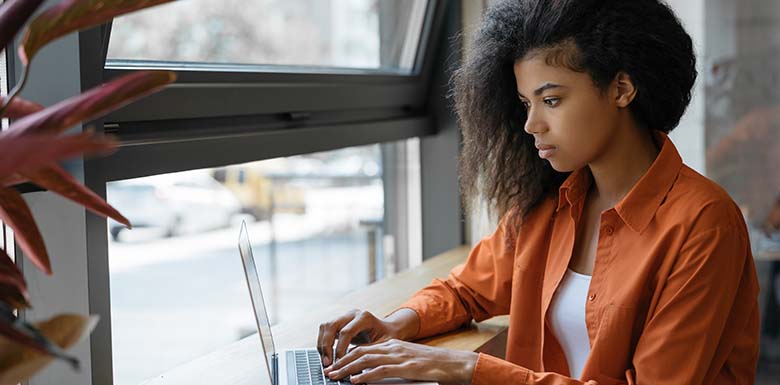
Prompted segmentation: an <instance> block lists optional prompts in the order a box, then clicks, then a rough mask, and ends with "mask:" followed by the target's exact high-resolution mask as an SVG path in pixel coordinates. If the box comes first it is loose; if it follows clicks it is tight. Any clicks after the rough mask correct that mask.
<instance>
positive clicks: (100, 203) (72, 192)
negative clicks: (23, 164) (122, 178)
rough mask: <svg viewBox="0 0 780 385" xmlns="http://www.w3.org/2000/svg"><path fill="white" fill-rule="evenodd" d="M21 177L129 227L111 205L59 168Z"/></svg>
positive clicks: (46, 169) (49, 167)
mask: <svg viewBox="0 0 780 385" xmlns="http://www.w3.org/2000/svg"><path fill="white" fill-rule="evenodd" d="M22 175H24V176H26V177H27V178H29V179H30V180H31V181H32V182H34V183H35V184H37V185H38V186H41V187H43V188H45V189H47V190H49V191H52V192H55V193H57V194H60V195H62V196H63V197H65V198H68V199H70V200H72V201H74V202H76V203H78V204H80V205H82V206H84V207H86V208H87V209H89V210H90V211H92V212H94V213H96V214H99V215H102V216H105V217H110V218H113V219H114V220H115V221H117V222H119V223H121V224H123V225H125V226H127V227H130V221H128V220H127V218H125V217H124V216H122V214H120V213H119V211H117V210H116V209H115V208H113V207H111V205H109V204H108V203H107V202H106V201H104V200H103V198H101V197H100V196H98V195H97V194H95V193H94V192H93V191H92V190H90V189H88V188H87V187H86V186H84V185H82V184H80V183H79V182H78V181H77V180H76V179H75V178H73V176H71V175H70V174H68V172H67V171H65V170H64V169H63V168H62V167H60V166H57V165H49V166H45V167H41V168H38V169H35V170H30V171H23V172H22Z"/></svg>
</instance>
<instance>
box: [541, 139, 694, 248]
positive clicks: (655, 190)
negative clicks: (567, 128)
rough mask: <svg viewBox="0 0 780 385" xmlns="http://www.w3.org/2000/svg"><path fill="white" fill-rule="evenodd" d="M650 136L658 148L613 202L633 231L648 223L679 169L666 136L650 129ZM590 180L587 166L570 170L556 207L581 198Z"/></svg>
mask: <svg viewBox="0 0 780 385" xmlns="http://www.w3.org/2000/svg"><path fill="white" fill-rule="evenodd" d="M653 139H654V140H655V142H656V144H658V145H659V146H661V151H660V152H659V153H658V156H657V157H656V158H655V161H653V164H652V165H651V166H650V168H649V169H648V170H647V171H646V172H645V174H644V175H643V176H642V178H640V179H639V181H638V182H637V183H636V184H635V185H634V187H632V188H631V191H629V192H628V194H626V196H625V197H623V199H622V200H620V202H618V204H616V205H615V211H617V213H618V215H619V216H620V218H621V219H622V220H623V221H624V222H625V223H626V224H627V225H628V226H629V227H630V228H631V229H632V230H634V231H635V232H637V233H641V232H642V231H644V229H645V228H646V227H647V225H648V224H650V220H652V219H653V216H655V212H656V211H657V210H658V207H659V206H661V202H663V200H664V198H665V197H666V194H667V193H668V192H669V190H670V189H671V188H672V184H674V181H675V180H676V179H677V175H678V174H679V173H680V169H681V168H682V158H681V157H680V153H679V152H678V151H677V148H676V147H675V146H674V144H673V143H672V141H671V139H669V137H668V135H666V133H664V132H662V131H654V132H653ZM592 179H593V177H592V175H591V173H590V171H589V170H588V169H587V167H583V168H580V169H578V170H576V171H574V172H572V173H571V175H569V177H568V178H566V180H565V181H564V182H563V184H561V187H560V188H559V191H558V208H557V210H560V208H561V207H563V206H564V205H566V204H569V205H571V206H574V203H575V202H582V201H584V199H585V195H586V194H587V192H588V190H589V189H590V185H591V183H592V182H593V180H592Z"/></svg>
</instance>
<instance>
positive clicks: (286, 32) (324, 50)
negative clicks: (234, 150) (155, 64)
mask: <svg viewBox="0 0 780 385" xmlns="http://www.w3.org/2000/svg"><path fill="white" fill-rule="evenodd" d="M426 4H427V0H394V1H379V0H253V1H245V0H224V1H211V0H180V1H176V2H173V3H170V4H165V5H161V6H157V7H153V8H150V9H147V10H144V11H141V12H137V13H135V14H130V15H127V16H123V17H120V18H117V19H115V20H114V23H113V27H112V31H111V40H110V42H109V47H108V59H109V61H108V63H107V66H116V65H119V63H118V60H140V61H164V62H195V63H220V64H262V65H284V66H307V67H343V68H359V69H373V70H383V71H390V72H399V71H400V72H409V71H410V70H411V69H412V67H413V65H414V60H415V54H416V51H417V47H418V44H419V40H420V33H421V30H422V25H423V21H424V18H425V8H426ZM173 64H174V65H175V63H173Z"/></svg>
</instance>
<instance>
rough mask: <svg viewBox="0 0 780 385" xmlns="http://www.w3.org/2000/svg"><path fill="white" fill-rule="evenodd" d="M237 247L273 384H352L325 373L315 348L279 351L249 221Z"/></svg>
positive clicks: (395, 380) (395, 381)
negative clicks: (330, 377) (272, 331)
mask: <svg viewBox="0 0 780 385" xmlns="http://www.w3.org/2000/svg"><path fill="white" fill-rule="evenodd" d="M238 250H239V253H240V254H241V260H242V261H243V265H244V273H245V274H246V283H247V286H248V287H249V296H250V297H251V299H252V307H253V308H254V310H255V320H256V322H257V332H258V334H259V336H260V343H261V346H262V349H263V352H264V356H265V357H264V358H265V364H266V368H267V369H268V375H269V377H270V378H271V383H272V384H273V385H352V383H351V382H349V378H344V379H343V380H342V381H341V382H337V381H332V380H331V379H329V378H328V377H326V376H325V375H324V374H323V372H322V369H323V367H322V361H321V359H320V354H319V352H318V351H317V349H316V348H309V349H295V350H285V351H282V352H281V353H277V352H276V348H275V347H274V338H273V335H272V334H271V322H270V321H269V320H268V312H267V311H266V309H265V301H264V300H263V290H262V288H261V287H260V277H259V276H258V274H257V268H256V267H255V258H254V256H253V255H252V245H251V243H250V242H249V234H248V233H247V229H246V223H242V224H241V233H240V235H239V237H238ZM377 384H396V385H402V384H409V385H437V383H424V382H413V381H409V380H403V379H400V378H393V379H386V380H383V381H380V382H377Z"/></svg>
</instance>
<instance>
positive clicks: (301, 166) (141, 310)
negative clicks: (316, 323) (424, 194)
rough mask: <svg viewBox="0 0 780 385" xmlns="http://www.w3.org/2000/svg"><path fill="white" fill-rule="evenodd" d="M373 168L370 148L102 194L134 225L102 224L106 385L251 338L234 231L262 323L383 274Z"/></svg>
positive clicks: (195, 173) (386, 267) (378, 176)
mask: <svg viewBox="0 0 780 385" xmlns="http://www.w3.org/2000/svg"><path fill="white" fill-rule="evenodd" d="M402 143H403V142H402ZM410 166H412V167H414V165H410ZM384 169H385V166H383V162H382V150H381V146H380V145H379V144H374V145H367V146H359V147H350V148H345V149H340V150H334V151H327V152H320V153H312V154H307V155H298V156H290V157H284V158H275V159H269V160H263V161H258V162H250V163H244V164H239V165H231V166H227V167H218V168H211V169H199V170H192V171H185V172H178V173H170V174H164V175H155V176H150V177H143V178H135V179H128V180H122V181H116V182H111V183H109V184H108V185H107V196H108V201H109V202H110V203H111V204H112V205H114V206H115V207H117V209H119V210H120V211H122V212H123V214H125V215H126V216H127V217H128V218H129V219H130V221H131V222H133V224H134V226H135V228H134V229H132V230H126V229H123V228H122V227H121V225H118V224H117V223H115V222H111V221H109V234H110V242H109V269H110V291H111V312H112V314H111V322H112V325H111V328H112V340H113V357H114V358H113V366H114V383H115V384H119V385H126V384H137V383H140V382H142V381H143V380H145V379H148V378H150V377H153V376H157V375H160V374H162V373H164V372H166V371H168V370H170V369H172V368H173V367H175V366H177V365H179V364H181V363H184V362H187V361H190V360H192V359H194V358H197V357H199V356H202V355H205V354H206V353H208V352H210V351H212V350H215V349H216V348H218V347H221V346H224V345H227V344H230V343H231V342H234V341H237V340H238V339H240V338H242V337H246V336H248V335H250V334H253V333H255V331H256V329H255V323H254V316H253V313H252V306H251V302H250V299H249V295H248V290H247V287H246V282H245V279H244V273H243V270H242V269H243V268H242V266H241V261H240V258H239V255H238V246H237V243H238V233H239V226H240V223H241V221H246V222H247V226H248V229H249V237H250V240H251V241H252V246H253V251H254V255H255V258H256V260H257V263H258V270H259V275H260V277H261V280H262V281H263V285H264V292H265V295H266V303H267V304H268V306H269V309H268V311H269V314H270V317H271V322H272V323H277V322H283V321H284V320H289V319H294V318H296V317H300V316H303V315H304V314H305V310H306V309H307V308H311V307H312V306H318V305H319V304H321V303H323V302H327V301H329V300H332V299H333V298H338V297H340V296H342V295H344V294H346V293H347V292H349V291H351V290H354V289H357V288H359V287H362V286H365V285H367V284H368V283H370V282H372V281H373V280H375V279H377V278H381V277H382V276H384V275H385V274H386V272H387V271H391V270H394V264H395V261H393V259H392V255H385V253H384V251H383V248H382V247H381V246H380V245H382V244H383V242H382V240H383V238H384V235H383V230H384V219H383V218H384V214H385V207H386V202H385V188H386V187H387V186H386V185H387V184H388V183H390V184H392V183H396V182H394V181H391V180H387V179H386V178H385V176H384ZM417 195H418V197H417V198H416V199H419V190H418V191H417ZM418 226H419V225H418ZM150 341H154V344H153V345H154V346H165V347H166V348H165V349H149V346H150Z"/></svg>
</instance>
